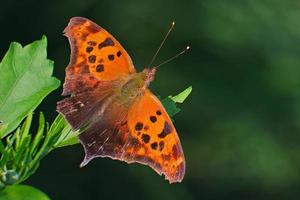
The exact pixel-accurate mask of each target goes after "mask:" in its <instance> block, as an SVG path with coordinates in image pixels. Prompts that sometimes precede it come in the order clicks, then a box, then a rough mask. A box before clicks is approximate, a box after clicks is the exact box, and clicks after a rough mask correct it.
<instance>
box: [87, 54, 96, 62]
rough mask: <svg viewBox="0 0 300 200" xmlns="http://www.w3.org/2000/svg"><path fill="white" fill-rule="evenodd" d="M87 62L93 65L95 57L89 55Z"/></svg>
mask: <svg viewBox="0 0 300 200" xmlns="http://www.w3.org/2000/svg"><path fill="white" fill-rule="evenodd" d="M88 60H89V62H90V63H95V62H96V56H95V55H91V56H89V57H88Z"/></svg>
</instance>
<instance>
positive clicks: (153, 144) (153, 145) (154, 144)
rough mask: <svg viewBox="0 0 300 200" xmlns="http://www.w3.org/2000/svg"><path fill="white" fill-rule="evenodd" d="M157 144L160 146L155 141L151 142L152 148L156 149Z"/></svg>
mask: <svg viewBox="0 0 300 200" xmlns="http://www.w3.org/2000/svg"><path fill="white" fill-rule="evenodd" d="M157 146H158V144H157V142H153V143H152V144H151V148H152V149H154V150H156V149H157Z"/></svg>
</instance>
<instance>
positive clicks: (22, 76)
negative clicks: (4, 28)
mask: <svg viewBox="0 0 300 200" xmlns="http://www.w3.org/2000/svg"><path fill="white" fill-rule="evenodd" d="M46 48H47V39H46V37H45V36H43V38H42V39H41V40H39V41H35V42H33V43H31V44H29V45H27V46H25V47H22V46H21V44H19V43H16V42H13V43H11V45H10V47H9V50H8V52H7V53H6V54H5V56H4V58H3V60H2V62H1V63H0V80H2V81H1V85H0V121H3V124H6V125H7V127H6V129H5V131H3V133H2V135H0V136H1V138H3V137H4V136H6V135H7V134H8V133H10V132H12V131H13V130H14V129H15V128H16V127H17V126H18V125H19V124H20V122H21V121H22V120H23V119H24V118H25V117H26V116H27V115H28V113H29V112H31V111H33V110H34V109H35V108H36V107H37V106H38V105H39V104H40V103H41V101H42V100H43V98H44V97H46V96H47V95H48V94H49V93H50V92H52V91H53V90H55V89H56V88H58V86H59V85H60V82H59V80H58V79H56V78H55V77H52V72H53V61H51V60H48V59H47V49H46ZM4 80H5V81H4ZM1 129H2V128H1Z"/></svg>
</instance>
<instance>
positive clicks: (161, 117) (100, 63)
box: [57, 17, 185, 183]
mask: <svg viewBox="0 0 300 200" xmlns="http://www.w3.org/2000/svg"><path fill="white" fill-rule="evenodd" d="M65 33H66V36H67V37H68V38H69V41H70V44H71V59H70V63H69V65H68V67H67V68H66V74H67V75H66V80H65V83H64V91H63V95H71V96H70V97H68V98H65V99H64V100H62V101H60V102H58V105H57V110H58V111H59V112H60V113H61V114H62V115H63V116H64V117H65V119H66V120H67V121H68V122H69V123H70V125H71V127H72V128H73V129H74V130H77V129H81V130H82V134H81V135H80V136H79V140H80V142H81V144H82V145H83V147H84V149H85V158H84V161H83V162H82V163H81V166H84V165H86V164H87V163H88V162H89V161H90V160H92V159H93V158H95V157H110V158H112V159H117V160H121V161H126V162H128V163H132V162H139V163H142V164H146V165H149V166H150V167H151V168H153V169H154V170H155V171H156V172H158V173H159V174H164V175H165V177H166V179H168V180H169V181H170V182H171V183H172V182H180V181H181V180H182V179H183V176H184V172H185V159H184V154H183V151H182V148H181V144H180V141H179V138H178V136H177V132H176V130H175V127H174V125H173V123H172V120H171V119H170V117H169V116H168V114H167V112H166V111H165V109H164V107H163V106H162V104H161V103H160V101H159V100H158V99H157V98H156V97H155V95H153V94H152V92H151V91H150V90H149V89H148V86H149V84H150V82H151V81H152V80H153V79H154V75H155V72H156V69H155V68H150V69H148V68H146V69H144V70H143V71H142V72H138V73H137V72H136V71H135V69H134V66H133V64H132V61H131V59H130V57H129V55H128V54H127V52H126V51H125V50H124V48H123V47H122V46H121V45H120V44H119V42H118V41H117V40H116V39H115V38H114V37H113V36H112V35H111V34H109V33H108V32H107V31H105V30H104V29H103V28H101V27H99V26H98V25H96V24H95V23H93V22H92V21H90V20H88V19H85V18H81V17H75V18H72V19H71V20H70V23H69V25H68V26H67V28H66V29H65Z"/></svg>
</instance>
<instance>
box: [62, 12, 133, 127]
mask: <svg viewBox="0 0 300 200" xmlns="http://www.w3.org/2000/svg"><path fill="white" fill-rule="evenodd" d="M64 32H65V35H66V36H67V37H68V39H69V42H70V46H71V58H70V63H69V65H68V66H67V68H66V79H65V83H64V89H63V95H70V94H71V97H69V98H66V99H64V100H62V101H60V102H58V104H57V110H58V112H60V113H61V114H62V115H63V116H64V117H65V118H66V119H67V121H68V122H69V123H70V124H71V126H72V128H73V129H79V128H82V127H83V126H87V124H88V123H90V122H91V120H90V118H93V117H96V116H99V113H98V112H99V107H101V106H102V105H103V104H105V102H106V101H107V100H108V99H109V98H110V97H111V96H112V95H113V94H114V92H113V90H114V89H115V88H117V87H120V86H121V85H122V81H123V79H126V76H128V75H129V74H131V73H134V72H135V69H134V66H133V64H132V61H131V58H130V57H129V55H128V54H127V52H126V51H125V49H124V48H123V47H122V46H121V44H120V43H119V42H118V41H117V40H116V39H115V38H114V37H113V36H112V35H111V34H109V33H108V32H107V31H106V30H104V29H103V28H101V27H100V26H98V25H97V24H95V23H94V22H92V21H90V20H88V19H86V18H82V17H74V18H72V19H71V20H70V22H69V24H68V26H67V27H66V28H65V31H64ZM124 77H125V78H124Z"/></svg>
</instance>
